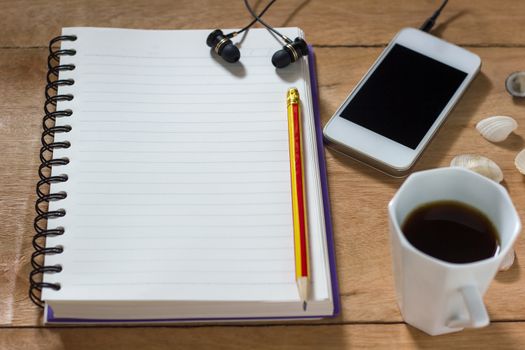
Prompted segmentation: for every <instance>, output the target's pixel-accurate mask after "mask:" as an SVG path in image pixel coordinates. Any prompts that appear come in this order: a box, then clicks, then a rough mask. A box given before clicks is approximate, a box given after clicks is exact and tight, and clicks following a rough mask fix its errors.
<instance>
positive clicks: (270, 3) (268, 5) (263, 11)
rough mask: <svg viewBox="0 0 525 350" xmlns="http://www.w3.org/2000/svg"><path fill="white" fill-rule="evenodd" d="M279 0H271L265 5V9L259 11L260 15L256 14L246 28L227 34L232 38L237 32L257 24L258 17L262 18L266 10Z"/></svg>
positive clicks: (239, 32)
mask: <svg viewBox="0 0 525 350" xmlns="http://www.w3.org/2000/svg"><path fill="white" fill-rule="evenodd" d="M276 1H277V0H272V1H270V2H269V3H268V4H267V5H266V6H265V7H264V9H263V10H262V11H261V13H259V15H258V16H256V17H255V18H254V19H253V21H251V22H250V23H248V25H247V26H245V27H244V28H242V29H240V30H238V31H235V32H232V33H230V34H228V35H226V36H227V37H228V38H231V37H234V36H235V35H237V34H241V33H242V32H244V31H246V30H247V29H249V28H250V27H251V26H253V25H254V24H255V22H257V20H258V18H261V17H262V16H263V15H264V14H265V13H266V11H268V9H269V8H270V6H272V5H273V3H274V2H276Z"/></svg>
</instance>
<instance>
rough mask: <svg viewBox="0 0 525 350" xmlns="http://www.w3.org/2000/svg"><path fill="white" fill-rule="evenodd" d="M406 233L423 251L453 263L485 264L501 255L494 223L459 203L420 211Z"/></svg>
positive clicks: (407, 223) (437, 204) (406, 224)
mask: <svg viewBox="0 0 525 350" xmlns="http://www.w3.org/2000/svg"><path fill="white" fill-rule="evenodd" d="M402 231H403V234H404V235H405V237H406V238H407V240H408V241H409V242H410V243H411V244H412V245H413V246H414V247H416V248H417V249H419V250H420V251H422V252H424V253H426V254H428V255H430V256H433V257H434V258H437V259H440V260H444V261H447V262H451V263H458V264H461V263H470V262H474V261H479V260H483V259H487V258H490V257H493V256H494V255H496V254H497V253H498V251H499V245H500V242H499V236H498V234H497V231H496V229H495V227H494V225H493V224H492V222H490V220H489V219H488V218H487V217H486V216H485V214H483V213H481V212H480V211H479V210H478V209H476V208H473V207H471V206H469V205H466V204H463V203H460V202H456V201H438V202H432V203H429V204H426V205H423V206H421V207H418V208H416V209H415V210H414V211H412V212H411V213H410V214H409V215H408V217H407V218H406V220H405V222H404V223H403V225H402Z"/></svg>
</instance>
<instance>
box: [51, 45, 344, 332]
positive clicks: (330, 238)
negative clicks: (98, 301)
mask: <svg viewBox="0 0 525 350" xmlns="http://www.w3.org/2000/svg"><path fill="white" fill-rule="evenodd" d="M308 48H309V53H308V60H309V68H310V85H311V87H312V101H313V109H314V120H315V129H316V139H317V152H318V158H319V171H320V179H321V190H322V192H323V204H324V217H325V224H326V240H327V242H328V259H329V262H330V276H331V280H332V300H333V303H334V311H333V314H331V315H318V316H295V317H242V318H198V319H197V318H174V319H165V318H163V319H140V320H121V319H108V320H99V319H85V318H59V317H55V316H54V314H53V310H52V309H51V307H49V306H48V307H47V319H46V322H47V323H150V322H163V323H164V322H168V323H169V322H199V321H201V322H206V321H220V320H228V321H235V320H239V321H242V320H279V319H312V318H321V317H322V318H325V317H335V316H337V315H338V314H339V312H340V301H339V283H338V281H337V271H336V267H335V247H334V235H333V229H332V219H331V215H330V201H329V197H328V181H327V176H326V161H325V157H324V145H323V131H322V127H321V116H320V110H319V94H318V91H317V76H316V70H315V57H314V53H313V48H312V46H310V45H309V46H308Z"/></svg>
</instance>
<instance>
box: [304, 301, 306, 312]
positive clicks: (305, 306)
mask: <svg viewBox="0 0 525 350" xmlns="http://www.w3.org/2000/svg"><path fill="white" fill-rule="evenodd" d="M303 311H306V301H303Z"/></svg>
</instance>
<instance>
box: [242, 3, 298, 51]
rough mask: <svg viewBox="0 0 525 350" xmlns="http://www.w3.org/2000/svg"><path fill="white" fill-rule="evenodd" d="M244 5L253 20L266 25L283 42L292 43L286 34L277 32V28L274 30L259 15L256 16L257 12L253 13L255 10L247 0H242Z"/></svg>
mask: <svg viewBox="0 0 525 350" xmlns="http://www.w3.org/2000/svg"><path fill="white" fill-rule="evenodd" d="M274 1H275V0H273V1H272V2H271V3H272V4H273V2H274ZM244 5H245V6H246V8H247V9H248V11H249V12H250V13H251V15H252V16H253V18H254V20H255V21H258V22H259V23H261V24H262V25H263V26H265V27H266V29H268V30H269V31H271V32H272V33H274V34H275V35H277V36H278V37H279V38H281V39H282V40H283V41H284V42H285V43H287V44H290V43H292V40H290V38H288V37H287V36H285V35H283V34H281V33H279V32H278V31H277V30H275V29H274V28H273V27H272V26H270V25H269V24H267V23H266V22H264V21H263V20H262V19H261V16H260V15H259V16H257V14H256V13H255V11H254V10H253V9H252V7H251V6H250V4H249V3H248V0H244Z"/></svg>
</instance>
